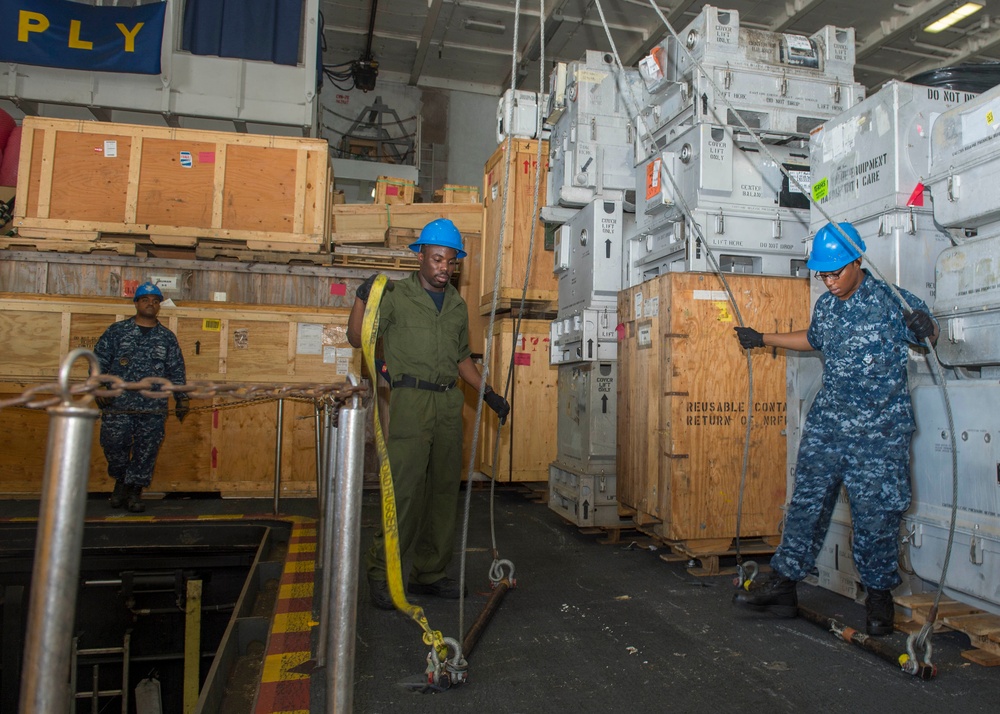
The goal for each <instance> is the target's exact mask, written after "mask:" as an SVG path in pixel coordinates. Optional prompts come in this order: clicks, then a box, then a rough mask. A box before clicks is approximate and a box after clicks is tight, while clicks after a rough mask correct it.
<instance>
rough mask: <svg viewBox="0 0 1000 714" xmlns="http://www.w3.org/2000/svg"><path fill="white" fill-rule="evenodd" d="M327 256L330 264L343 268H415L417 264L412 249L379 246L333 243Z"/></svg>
mask: <svg viewBox="0 0 1000 714" xmlns="http://www.w3.org/2000/svg"><path fill="white" fill-rule="evenodd" d="M329 257H330V264H331V265H339V266H343V267H345V268H370V269H372V270H416V269H417V267H418V266H419V263H418V261H417V254H416V253H414V252H413V251H410V250H398V249H393V248H381V247H379V246H354V245H335V246H333V251H332V252H331V253H330V256H329Z"/></svg>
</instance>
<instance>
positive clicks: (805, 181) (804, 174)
mask: <svg viewBox="0 0 1000 714" xmlns="http://www.w3.org/2000/svg"><path fill="white" fill-rule="evenodd" d="M788 175H789V176H791V177H792V178H793V179H795V181H798V182H799V184H800V185H801V186H802V188H804V189H805V193H806V195H807V196H808V195H809V192H810V191H811V190H812V173H811V172H809V171H792V170H791V169H789V171H788ZM788 190H789V192H791V193H802V191H800V190H799V187H798V186H796V185H795V183H794V182H793V181H789V182H788Z"/></svg>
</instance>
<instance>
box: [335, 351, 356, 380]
mask: <svg viewBox="0 0 1000 714" xmlns="http://www.w3.org/2000/svg"><path fill="white" fill-rule="evenodd" d="M353 358H354V350H353V349H351V348H350V347H338V348H337V374H338V375H346V374H347V373H348V372H350V371H351V360H352V359H353Z"/></svg>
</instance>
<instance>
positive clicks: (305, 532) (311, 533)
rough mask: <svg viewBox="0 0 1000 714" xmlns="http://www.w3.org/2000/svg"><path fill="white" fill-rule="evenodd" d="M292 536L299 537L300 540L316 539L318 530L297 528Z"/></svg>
mask: <svg viewBox="0 0 1000 714" xmlns="http://www.w3.org/2000/svg"><path fill="white" fill-rule="evenodd" d="M292 535H294V536H298V537H299V538H315V537H316V529H315V528H295V529H294V530H292Z"/></svg>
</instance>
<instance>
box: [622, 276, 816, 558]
mask: <svg viewBox="0 0 1000 714" xmlns="http://www.w3.org/2000/svg"><path fill="white" fill-rule="evenodd" d="M726 280H727V282H728V283H729V285H730V287H731V288H732V290H733V293H734V294H735V296H736V301H737V304H738V305H739V310H740V314H741V315H742V317H743V320H744V323H745V324H746V325H748V326H751V327H756V328H758V329H761V330H766V331H771V332H773V331H778V330H780V331H790V330H800V329H805V328H806V327H807V326H808V324H809V285H808V281H807V280H803V279H801V278H772V277H762V276H749V275H747V276H744V275H727V276H726ZM618 315H619V319H620V320H621V321H622V323H623V327H624V338H623V339H622V341H621V343H620V345H619V350H618V453H617V457H618V458H617V464H618V484H617V486H618V500H619V503H620V504H621V505H622V506H625V507H628V508H631V509H634V510H635V514H634V515H633V517H634V518H635V520H636V521H637V522H638V523H639V524H640V525H647V524H649V525H651V527H652V528H653V529H654V531H655V532H656V534H657V535H660V536H662V537H663V538H664V539H667V540H672V541H703V542H708V541H713V540H714V541H717V543H716V546H717V547H718V548H720V549H721V551H723V552H724V551H725V549H726V548H727V547H728V542H729V540H730V539H732V538H733V537H734V536H735V535H736V509H737V505H738V503H739V489H740V476H741V472H742V466H743V450H744V444H745V439H746V419H747V415H748V412H749V413H750V414H752V415H753V429H752V431H751V439H750V457H749V470H748V473H747V480H746V486H745V490H744V494H743V510H742V521H741V532H740V535H741V536H742V537H752V536H760V537H765V536H772V535H776V534H778V533H779V526H780V523H781V517H782V514H781V507H782V505H783V504H784V502H785V482H786V479H785V471H786V465H785V430H786V429H787V426H788V425H787V419H786V379H785V361H786V355H785V352H784V350H778V349H767V350H763V349H760V350H755V351H754V353H753V360H752V361H753V405H752V409H750V410H748V409H747V383H748V373H747V359H746V351H745V350H743V349H742V348H741V347H740V345H739V342H738V341H737V339H736V336H735V333H734V332H733V328H734V327H736V326H737V325H738V324H739V323H738V322H737V320H736V317H735V315H734V313H733V307H732V304H731V303H730V302H729V299H728V296H727V293H726V292H725V290H724V287H723V285H722V283H721V282H720V280H719V279H718V277H717V276H715V275H712V274H700V273H672V274H667V275H662V276H660V277H658V278H655V279H653V280H650V281H648V282H645V283H641V284H639V285H636V286H634V287H631V288H628V289H626V290H623V291H622V292H620V293H619V297H618Z"/></svg>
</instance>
